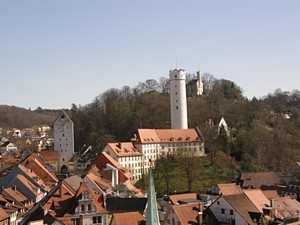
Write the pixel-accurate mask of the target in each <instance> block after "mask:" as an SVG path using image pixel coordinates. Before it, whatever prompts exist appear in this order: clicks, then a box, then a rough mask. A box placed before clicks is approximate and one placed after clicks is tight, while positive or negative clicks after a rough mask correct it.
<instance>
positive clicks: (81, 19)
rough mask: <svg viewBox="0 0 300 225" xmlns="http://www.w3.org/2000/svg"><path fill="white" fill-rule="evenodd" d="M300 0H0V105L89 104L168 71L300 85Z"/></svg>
mask: <svg viewBox="0 0 300 225" xmlns="http://www.w3.org/2000/svg"><path fill="white" fill-rule="evenodd" d="M299 12H300V1H298V0H295V1H291V0H281V1H277V0H249V1H244V0H236V1H230V0H222V1H221V0H219V1H214V0H207V1H201V0H198V1H196V0H194V1H189V0H185V1H183V0H181V1H177V0H172V1H171V0H168V1H167V0H152V1H147V0H144V1H141V0H139V1H131V0H129V1H124V0H122V1H117V0H109V1H104V0H102V1H100V0H97V1H96V0H87V1H76V0H72V1H71V0H64V1H56V0H51V1H38V0H36V1H30V0H26V1H14V0H2V1H0V78H1V94H0V105H3V104H4V105H15V106H18V107H23V108H27V109H28V108H29V107H31V109H36V108H37V107H38V106H40V107H42V108H45V109H60V108H71V104H72V103H75V104H76V105H79V104H80V105H86V104H88V103H91V102H92V101H93V100H94V98H95V97H96V96H98V95H99V94H101V93H103V92H105V91H106V90H108V89H110V88H122V87H123V86H125V85H128V86H130V87H134V86H135V85H137V84H138V83H139V82H140V81H142V82H144V81H146V80H147V79H156V80H158V79H159V78H160V77H168V73H169V70H170V69H174V68H175V67H176V57H177V68H183V69H185V70H186V72H188V73H195V72H196V71H197V70H198V67H199V68H200V70H201V71H202V73H205V72H209V73H211V74H213V75H214V76H215V77H216V78H218V79H221V78H224V79H228V80H231V81H234V82H235V83H236V84H237V85H239V86H240V87H241V88H242V89H243V90H244V95H245V96H246V97H248V98H252V97H253V96H256V97H262V96H264V95H267V94H268V93H273V91H274V90H275V89H277V88H281V89H282V90H283V91H292V90H293V89H300V87H299V84H300V73H299V71H300V60H299V59H300V13H299Z"/></svg>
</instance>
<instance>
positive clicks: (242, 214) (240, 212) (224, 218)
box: [204, 194, 261, 224]
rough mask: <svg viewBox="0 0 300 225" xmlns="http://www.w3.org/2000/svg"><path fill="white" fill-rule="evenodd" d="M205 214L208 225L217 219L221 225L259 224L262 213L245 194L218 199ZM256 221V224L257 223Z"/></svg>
mask: <svg viewBox="0 0 300 225" xmlns="http://www.w3.org/2000/svg"><path fill="white" fill-rule="evenodd" d="M206 212H209V213H212V214H213V215H214V216H212V215H209V214H207V213H205V218H204V220H206V224H211V223H210V219H208V218H212V217H215V218H216V219H217V220H218V223H219V224H256V222H259V219H260V217H261V212H260V211H259V209H258V208H257V207H256V206H255V205H254V204H253V203H252V202H251V201H250V200H249V199H248V198H247V196H246V195H244V194H236V195H228V196H226V195H223V196H221V197H219V198H218V199H216V201H214V202H213V203H212V204H211V205H210V206H209V210H208V209H206ZM255 221H256V222H255Z"/></svg>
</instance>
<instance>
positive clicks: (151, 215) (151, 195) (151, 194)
mask: <svg viewBox="0 0 300 225" xmlns="http://www.w3.org/2000/svg"><path fill="white" fill-rule="evenodd" d="M146 225H159V217H158V210H157V202H156V194H155V188H154V181H153V176H152V169H150V173H149V183H148V202H147V212H146Z"/></svg>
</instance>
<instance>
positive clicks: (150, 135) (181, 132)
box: [136, 129, 202, 144]
mask: <svg viewBox="0 0 300 225" xmlns="http://www.w3.org/2000/svg"><path fill="white" fill-rule="evenodd" d="M199 141H202V139H201V137H200V136H199V134H198V133H197V131H196V130H195V129H158V130H155V129H138V131H137V134H136V142H137V143H142V144H149V143H150V144H151V143H170V142H183V143H184V142H199Z"/></svg>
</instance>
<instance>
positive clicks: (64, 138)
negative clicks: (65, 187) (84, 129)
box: [53, 110, 74, 173]
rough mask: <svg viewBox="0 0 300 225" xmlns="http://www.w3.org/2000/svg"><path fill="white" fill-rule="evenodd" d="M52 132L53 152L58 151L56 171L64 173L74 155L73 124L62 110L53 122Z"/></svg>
mask: <svg viewBox="0 0 300 225" xmlns="http://www.w3.org/2000/svg"><path fill="white" fill-rule="evenodd" d="M53 132H54V150H55V151H58V169H59V171H60V172H61V173H66V172H67V171H68V166H69V160H70V159H71V158H72V157H73V154H74V124H73V121H72V120H71V119H70V117H69V116H68V114H67V113H66V112H65V111H63V110H62V112H61V113H59V115H58V116H57V118H56V120H55V121H54V123H53Z"/></svg>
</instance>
